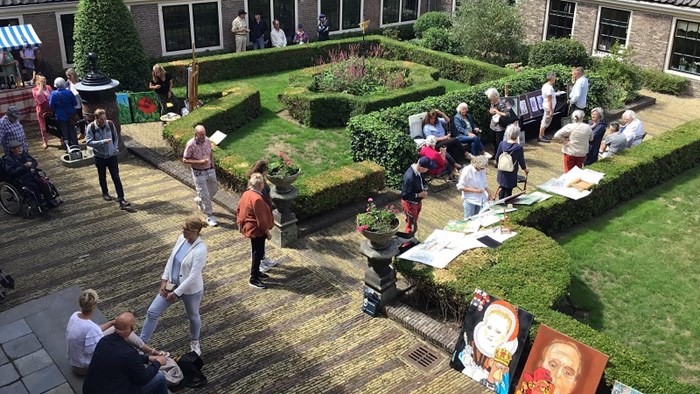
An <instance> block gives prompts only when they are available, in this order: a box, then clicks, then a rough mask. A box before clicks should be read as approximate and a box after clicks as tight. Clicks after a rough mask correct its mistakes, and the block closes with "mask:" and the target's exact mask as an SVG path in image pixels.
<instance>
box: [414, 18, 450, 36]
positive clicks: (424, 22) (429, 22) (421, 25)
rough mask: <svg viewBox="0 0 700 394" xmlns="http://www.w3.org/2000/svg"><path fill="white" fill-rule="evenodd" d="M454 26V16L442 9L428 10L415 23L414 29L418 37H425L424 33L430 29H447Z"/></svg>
mask: <svg viewBox="0 0 700 394" xmlns="http://www.w3.org/2000/svg"><path fill="white" fill-rule="evenodd" d="M451 27H452V16H451V15H450V14H448V13H446V12H442V11H430V12H426V13H424V14H423V15H421V16H420V17H418V19H417V20H416V21H415V22H414V23H413V31H414V32H415V33H416V37H417V38H423V33H425V32H426V31H428V30H430V29H440V30H443V31H447V30H449V29H450V28H451Z"/></svg>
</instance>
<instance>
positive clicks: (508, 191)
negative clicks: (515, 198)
mask: <svg viewBox="0 0 700 394" xmlns="http://www.w3.org/2000/svg"><path fill="white" fill-rule="evenodd" d="M512 195H513V188H512V187H503V186H500V189H499V190H498V199H499V200H500V199H503V198H506V197H510V196H512Z"/></svg>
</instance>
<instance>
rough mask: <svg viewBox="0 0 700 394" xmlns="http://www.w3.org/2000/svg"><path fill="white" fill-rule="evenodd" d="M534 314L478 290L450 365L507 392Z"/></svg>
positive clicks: (476, 379)
mask: <svg viewBox="0 0 700 394" xmlns="http://www.w3.org/2000/svg"><path fill="white" fill-rule="evenodd" d="M530 325H532V314H530V313H529V312H527V311H524V310H522V309H519V308H516V307H515V306H513V305H512V304H510V303H509V302H507V301H503V300H499V299H498V298H497V297H494V296H492V295H489V294H488V293H486V292H485V291H482V290H479V289H476V290H475V291H474V296H473V298H472V300H471V302H470V303H469V309H468V311H467V316H466V317H465V319H464V324H463V325H462V331H461V333H460V336H459V340H458V341H457V345H456V346H455V351H454V353H453V354H452V360H451V362H450V366H452V368H454V369H456V370H458V371H460V372H462V373H463V374H465V375H467V376H469V377H470V378H472V379H474V380H475V381H477V382H479V383H481V384H482V385H484V386H486V387H487V388H488V389H490V390H493V391H495V392H497V393H499V394H507V393H508V392H509V390H510V387H511V384H512V382H513V381H514V379H515V377H514V374H515V369H516V367H517V365H518V360H519V359H520V355H521V354H522V352H523V347H524V345H525V341H526V339H527V335H528V331H529V330H530Z"/></svg>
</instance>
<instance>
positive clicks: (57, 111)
mask: <svg viewBox="0 0 700 394" xmlns="http://www.w3.org/2000/svg"><path fill="white" fill-rule="evenodd" d="M53 85H54V87H55V88H56V90H54V91H53V92H51V96H49V106H50V107H51V110H52V111H53V113H54V116H55V117H56V123H57V126H58V129H59V130H60V131H61V135H62V136H63V142H64V143H65V144H66V149H67V148H69V147H71V146H77V145H78V132H77V131H76V129H75V126H74V125H72V124H70V119H71V117H72V116H73V115H74V114H75V106H76V105H77V100H76V99H75V96H74V95H73V92H71V91H70V90H68V89H67V88H68V84H67V83H66V80H65V79H63V78H61V77H58V78H56V79H55V80H54V81H53Z"/></svg>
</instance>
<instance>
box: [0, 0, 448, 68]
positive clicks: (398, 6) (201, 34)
mask: <svg viewBox="0 0 700 394" xmlns="http://www.w3.org/2000/svg"><path fill="white" fill-rule="evenodd" d="M124 3H125V4H126V5H127V6H128V7H129V9H130V10H131V15H132V17H133V20H134V24H135V26H136V29H137V30H138V33H139V35H140V37H141V41H142V42H143V46H144V50H145V52H146V56H148V57H150V58H158V57H161V56H171V55H181V54H187V53H190V51H191V49H190V48H191V43H192V42H193V41H194V42H196V43H197V50H198V51H206V50H228V51H232V50H233V48H234V42H233V37H232V34H231V21H232V20H233V19H234V18H235V17H236V15H237V14H238V10H239V9H244V10H246V11H247V12H248V17H249V18H250V19H252V18H253V14H254V13H255V12H261V13H262V14H263V18H264V19H266V20H267V21H268V22H270V20H271V19H273V18H277V19H279V20H280V22H281V25H282V29H284V30H285V32H286V33H287V36H289V37H290V40H291V36H292V35H293V34H294V31H295V28H296V26H297V25H298V24H300V23H301V24H303V25H304V26H305V27H306V31H307V33H308V34H309V37H311V38H312V39H315V37H316V25H317V23H318V22H317V18H318V15H319V14H320V13H324V14H326V15H327V17H328V19H329V21H330V22H331V29H332V32H331V38H332V36H333V34H338V33H344V32H351V31H359V27H358V24H359V23H360V21H361V20H370V28H378V27H390V26H395V25H402V24H407V23H412V22H414V21H415V20H416V19H417V18H418V16H419V15H421V14H423V13H424V12H426V11H427V9H428V7H429V6H430V5H431V0H189V1H187V0H161V1H158V0H124ZM447 3H450V2H447ZM77 6H78V1H77V0H0V26H6V25H8V24H12V25H16V24H32V26H33V27H34V30H35V31H36V33H37V35H38V36H39V38H40V39H41V40H42V42H43V45H42V46H41V49H42V54H43V55H44V57H45V58H46V59H47V60H48V61H49V62H50V63H51V64H52V65H53V66H54V68H56V69H61V68H63V69H65V68H67V67H70V66H71V65H72V64H73V23H74V16H75V12H76V8H77ZM439 6H440V4H439V2H437V1H434V0H433V5H432V6H431V9H435V8H437V7H439ZM270 15H272V18H271V17H270Z"/></svg>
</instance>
